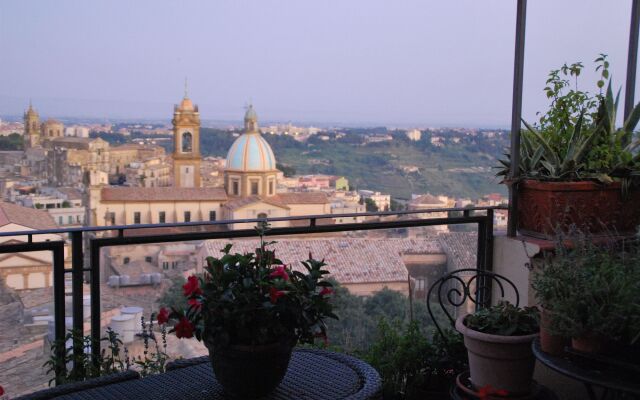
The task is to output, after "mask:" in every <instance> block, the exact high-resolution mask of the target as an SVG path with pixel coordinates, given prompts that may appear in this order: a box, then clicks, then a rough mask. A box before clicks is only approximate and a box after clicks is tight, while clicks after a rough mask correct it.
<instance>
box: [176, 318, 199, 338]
mask: <svg viewBox="0 0 640 400" xmlns="http://www.w3.org/2000/svg"><path fill="white" fill-rule="evenodd" d="M173 328H174V329H175V331H176V337H177V338H178V339H182V338H192V337H193V329H194V326H193V324H192V323H191V321H189V319H188V318H187V317H182V318H180V322H178V323H177V324H176V326H174V327H173Z"/></svg>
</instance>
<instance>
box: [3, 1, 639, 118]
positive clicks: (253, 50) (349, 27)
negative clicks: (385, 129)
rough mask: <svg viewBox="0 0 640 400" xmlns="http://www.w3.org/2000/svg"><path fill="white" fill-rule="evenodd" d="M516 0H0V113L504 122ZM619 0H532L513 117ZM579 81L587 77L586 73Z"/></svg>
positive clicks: (612, 15)
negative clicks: (180, 108)
mask: <svg viewBox="0 0 640 400" xmlns="http://www.w3.org/2000/svg"><path fill="white" fill-rule="evenodd" d="M515 9H516V1H515V0H399V1H389V0H322V1H310V0H254V1H244V0H225V1H222V0H216V1H212V0H202V1H164V0H163V1H160V0H149V1H140V0H135V1H131V0H100V1H97V0H91V1H87V0H77V1H72V0H48V1H26V0H3V1H2V2H0V115H18V114H21V113H22V111H23V110H24V108H25V107H26V106H27V105H28V100H29V98H31V99H33V103H34V106H36V108H37V109H38V110H39V111H40V113H41V115H42V116H57V117H65V116H71V117H83V116H86V117H112V118H166V119H167V120H168V119H170V117H171V114H172V110H173V109H172V105H173V104H174V103H176V102H178V101H179V100H180V99H181V97H182V95H183V82H184V77H185V76H188V80H189V96H190V97H191V98H192V99H193V100H194V101H195V102H196V103H197V104H199V105H200V113H201V116H202V118H204V119H215V120H240V119H241V118H242V114H243V106H244V105H245V104H246V103H247V102H249V101H250V100H252V101H253V103H254V105H255V107H256V109H257V111H258V115H259V117H261V119H262V120H271V121H273V120H280V121H287V120H292V121H299V122H327V123H329V122H337V123H350V124H358V123H369V124H372V123H377V124H389V125H394V124H398V125H411V124H416V125H454V126H464V125H466V126H508V124H509V120H510V114H511V88H512V70H513V48H514V30H515V11H516V10H515ZM630 9H631V1H630V0H533V1H529V7H528V18H527V44H526V56H525V71H524V76H525V90H524V109H525V118H528V119H533V118H534V116H535V112H536V111H538V110H542V109H544V108H545V107H546V99H545V97H544V94H543V92H542V90H541V89H542V87H543V86H544V82H545V79H546V75H547V72H548V70H549V69H551V68H553V67H558V66H559V65H561V64H562V63H563V62H572V61H576V60H581V61H584V62H585V64H586V65H587V66H588V68H589V70H592V64H591V61H592V60H593V59H594V58H595V57H596V56H597V55H598V53H600V52H604V53H608V54H609V56H610V59H611V62H612V73H613V78H614V80H615V83H616V86H617V85H622V84H623V83H624V79H625V73H626V71H625V68H626V53H627V41H628V31H629V16H630ZM582 82H583V85H585V86H589V87H595V85H594V82H595V78H594V75H593V74H587V75H586V76H585V78H584V79H583V80H582Z"/></svg>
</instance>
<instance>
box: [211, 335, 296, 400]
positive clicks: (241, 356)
mask: <svg viewBox="0 0 640 400" xmlns="http://www.w3.org/2000/svg"><path fill="white" fill-rule="evenodd" d="M205 344H206V345H207V348H208V350H209V358H210V360H211V364H212V366H213V372H214V374H215V375H216V379H217V381H218V382H219V383H220V384H221V385H222V387H223V388H224V392H225V394H226V396H227V397H228V398H232V399H256V398H259V397H263V396H266V395H267V394H269V393H271V392H272V391H273V390H274V389H275V388H276V387H277V386H278V385H279V384H280V382H281V381H282V379H283V378H284V376H285V374H286V373H287V368H288V366H289V360H290V359H291V351H292V350H293V346H294V345H295V342H291V341H290V342H285V343H275V344H270V345H264V346H224V347H223V346H216V345H212V344H210V343H205Z"/></svg>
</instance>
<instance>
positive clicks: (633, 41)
mask: <svg viewBox="0 0 640 400" xmlns="http://www.w3.org/2000/svg"><path fill="white" fill-rule="evenodd" d="M639 29H640V0H633V2H632V4H631V23H630V25H629V53H628V55H627V84H626V87H625V90H624V119H625V120H626V119H627V118H628V117H629V114H631V111H632V110H633V105H634V104H633V103H634V101H635V100H634V98H635V93H636V71H637V68H638V31H639Z"/></svg>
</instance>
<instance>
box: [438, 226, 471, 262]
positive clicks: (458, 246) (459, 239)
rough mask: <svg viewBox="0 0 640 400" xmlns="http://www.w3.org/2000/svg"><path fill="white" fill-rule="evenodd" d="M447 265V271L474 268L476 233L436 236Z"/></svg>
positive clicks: (447, 233) (451, 233) (445, 233)
mask: <svg viewBox="0 0 640 400" xmlns="http://www.w3.org/2000/svg"><path fill="white" fill-rule="evenodd" d="M438 241H439V242H440V244H441V245H442V248H443V249H444V251H445V253H446V254H447V259H448V263H449V270H454V269H461V268H476V259H477V258H476V257H477V255H476V249H477V247H478V234H477V232H442V233H440V234H439V235H438Z"/></svg>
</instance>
